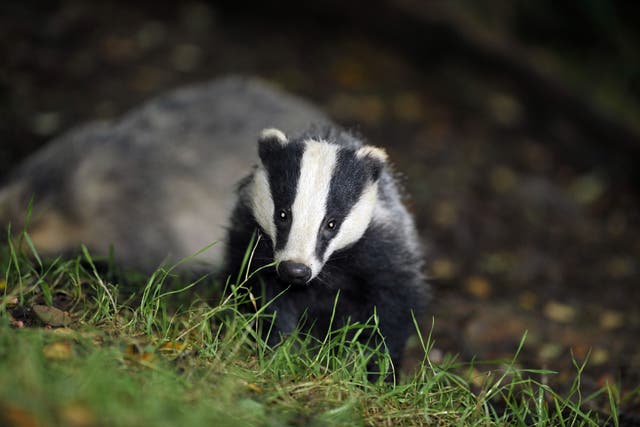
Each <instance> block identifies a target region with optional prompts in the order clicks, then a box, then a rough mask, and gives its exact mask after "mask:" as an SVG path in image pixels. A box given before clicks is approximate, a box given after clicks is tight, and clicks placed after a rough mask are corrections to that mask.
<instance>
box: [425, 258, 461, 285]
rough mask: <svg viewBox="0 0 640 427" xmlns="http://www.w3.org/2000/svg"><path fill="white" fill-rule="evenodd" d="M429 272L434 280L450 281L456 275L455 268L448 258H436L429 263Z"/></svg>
mask: <svg viewBox="0 0 640 427" xmlns="http://www.w3.org/2000/svg"><path fill="white" fill-rule="evenodd" d="M431 270H432V271H433V275H434V277H435V278H436V279H445V280H446V279H451V278H453V276H455V275H456V266H455V264H454V263H453V261H451V259H449V258H445V257H442V258H436V259H435V260H433V262H432V263H431Z"/></svg>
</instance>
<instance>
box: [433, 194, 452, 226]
mask: <svg viewBox="0 0 640 427" xmlns="http://www.w3.org/2000/svg"><path fill="white" fill-rule="evenodd" d="M433 220H434V221H435V222H436V224H438V225H441V226H444V227H449V226H452V225H453V224H455V223H456V222H457V221H458V209H457V208H456V206H455V205H454V204H453V203H451V202H450V201H448V200H442V201H440V202H439V203H438V204H436V206H435V208H434V210H433Z"/></svg>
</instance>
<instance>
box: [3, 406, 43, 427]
mask: <svg viewBox="0 0 640 427" xmlns="http://www.w3.org/2000/svg"><path fill="white" fill-rule="evenodd" d="M2 421H6V422H7V424H8V425H10V426H12V427H38V426H39V425H40V424H39V423H38V420H37V419H36V417H35V416H34V415H33V414H31V413H29V412H27V411H26V410H24V409H22V408H18V407H15V406H9V405H6V406H4V405H3V406H0V423H2ZM2 425H4V424H2Z"/></svg>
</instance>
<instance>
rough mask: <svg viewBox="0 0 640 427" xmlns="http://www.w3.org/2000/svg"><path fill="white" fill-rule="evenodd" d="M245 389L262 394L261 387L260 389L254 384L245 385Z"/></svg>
mask: <svg viewBox="0 0 640 427" xmlns="http://www.w3.org/2000/svg"><path fill="white" fill-rule="evenodd" d="M247 388H248V389H249V390H251V391H253V392H254V393H262V387H260V386H259V385H257V384H255V383H247Z"/></svg>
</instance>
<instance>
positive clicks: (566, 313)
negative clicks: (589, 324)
mask: <svg viewBox="0 0 640 427" xmlns="http://www.w3.org/2000/svg"><path fill="white" fill-rule="evenodd" d="M543 312H544V315H545V316H547V318H549V319H551V320H554V321H556V322H560V323H570V322H572V321H573V320H574V319H575V317H576V310H575V309H574V308H573V307H571V306H570V305H567V304H562V303H559V302H557V301H549V302H548V303H547V304H546V305H545V306H544V309H543Z"/></svg>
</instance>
